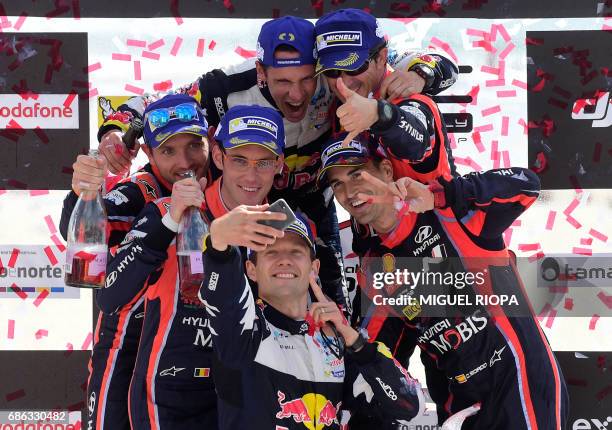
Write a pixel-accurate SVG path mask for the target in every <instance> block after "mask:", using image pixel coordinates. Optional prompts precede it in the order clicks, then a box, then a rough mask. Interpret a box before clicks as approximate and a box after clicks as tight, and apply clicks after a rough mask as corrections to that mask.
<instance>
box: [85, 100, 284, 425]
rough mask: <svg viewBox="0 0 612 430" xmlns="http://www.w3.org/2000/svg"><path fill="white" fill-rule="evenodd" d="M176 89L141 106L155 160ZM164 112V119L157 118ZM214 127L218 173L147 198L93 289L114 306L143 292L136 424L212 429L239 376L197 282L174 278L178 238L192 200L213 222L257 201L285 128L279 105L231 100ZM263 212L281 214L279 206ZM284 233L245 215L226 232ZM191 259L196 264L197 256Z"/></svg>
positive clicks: (253, 241) (134, 385)
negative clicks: (221, 348) (223, 352)
mask: <svg viewBox="0 0 612 430" xmlns="http://www.w3.org/2000/svg"><path fill="white" fill-rule="evenodd" d="M175 97H185V96H182V95H180V96H167V97H165V98H163V99H161V100H159V101H157V102H154V103H152V104H150V105H149V106H147V109H146V110H145V114H144V119H145V131H144V133H145V139H146V141H148V142H154V143H155V147H154V148H152V149H151V152H152V155H153V157H154V158H155V159H157V156H160V157H166V156H168V157H171V156H172V155H173V154H174V150H173V149H172V148H166V145H167V144H168V142H169V140H166V139H168V135H172V132H173V129H172V127H178V128H180V127H181V120H180V119H179V118H173V117H172V115H171V112H169V109H171V108H172V107H173V106H172V107H171V106H169V105H168V100H172V99H173V98H175ZM168 113H170V115H169V117H170V120H169V123H168V125H167V126H166V128H164V127H163V125H159V124H158V123H157V122H156V121H157V118H164V117H167V116H168V115H166V114H168ZM215 136H216V140H217V142H216V144H215V146H214V147H213V148H212V158H213V161H214V162H215V164H216V165H217V167H218V168H219V169H220V170H221V171H223V175H222V176H221V177H219V178H218V179H217V180H216V181H215V182H214V183H212V184H211V185H210V186H208V187H207V188H206V190H205V191H203V188H204V187H203V184H202V183H200V184H198V183H197V182H196V181H195V180H194V179H193V178H186V179H182V180H179V181H176V182H175V183H174V186H173V191H172V195H171V197H169V198H168V197H166V198H162V199H158V200H156V201H154V202H151V203H149V204H147V205H146V206H145V208H144V209H143V210H142V212H141V213H140V214H139V216H138V217H137V218H136V219H135V220H134V222H133V225H132V229H131V231H130V232H129V233H128V234H127V236H126V239H125V240H124V242H123V243H122V244H121V248H120V249H119V251H118V253H117V255H116V256H115V257H114V258H113V259H112V260H111V261H110V262H109V263H108V267H107V280H108V282H107V286H106V288H105V289H103V290H101V291H100V292H99V293H98V294H97V302H98V305H99V306H100V308H101V309H102V311H103V312H105V313H108V314H111V315H113V314H116V313H121V312H122V310H123V309H124V308H125V307H129V306H130V304H131V303H133V302H134V301H137V300H139V299H140V298H141V297H144V301H145V315H144V323H143V328H142V335H141V338H140V343H139V346H138V356H137V360H136V365H135V369H134V375H133V377H132V381H131V385H130V402H129V405H130V422H131V425H132V427H133V428H136V429H153V428H157V429H160V430H164V429H174V428H180V429H200V428H217V425H218V423H219V424H222V423H225V422H226V421H225V420H224V416H221V415H219V416H218V412H217V409H218V407H219V411H220V413H222V412H223V411H224V409H223V408H225V407H226V406H227V405H228V404H230V402H233V398H231V396H230V395H226V393H227V392H228V390H231V389H232V388H233V387H232V384H235V383H239V382H240V378H239V376H240V375H239V374H238V375H237V376H236V375H234V374H232V372H226V369H225V368H224V366H223V364H222V363H219V362H218V361H216V360H215V357H214V354H213V351H212V338H211V336H212V335H211V330H210V325H209V321H208V318H207V315H206V312H205V311H204V309H203V306H202V303H201V301H200V299H199V298H198V289H197V288H182V287H181V284H180V283H179V280H178V270H177V264H178V263H177V255H176V243H175V238H176V233H177V231H178V226H179V223H180V220H181V217H182V215H183V213H184V211H185V210H186V209H187V208H188V207H190V206H195V207H197V208H201V209H202V210H203V215H204V217H205V219H206V220H207V221H208V222H209V223H210V222H211V221H212V220H213V219H215V218H218V217H221V216H223V215H224V214H225V213H227V212H228V211H229V210H230V209H232V208H234V207H236V206H238V205H241V204H246V203H248V204H260V203H262V202H263V201H264V200H265V198H266V196H267V194H268V192H269V190H270V188H271V187H272V181H273V178H274V174H275V172H277V171H278V170H279V169H280V167H281V165H282V163H283V156H282V153H283V146H284V141H285V137H284V129H283V123H282V119H281V117H280V115H279V114H278V113H277V111H276V110H274V109H270V108H264V107H261V106H234V107H233V108H231V109H230V110H229V111H228V112H227V114H226V116H225V117H224V118H223V120H222V121H221V124H220V126H219V127H218V128H217V132H216V135H215ZM167 149H170V150H169V151H168V150H167ZM184 168H185V167H180V166H178V168H177V169H176V170H175V171H174V173H175V174H176V175H180V173H181V171H182V170H183V169H184ZM263 217H264V218H266V219H278V217H279V214H266V215H263ZM281 233H282V232H279V231H277V230H275V229H273V228H271V227H268V226H265V225H261V224H258V223H256V222H254V221H249V220H247V222H245V223H243V224H241V225H233V226H232V227H231V233H230V234H235V235H239V237H240V238H241V240H245V241H247V243H249V244H250V246H252V247H255V246H257V244H259V243H261V244H267V243H271V242H272V241H273V238H274V237H276V236H277V235H279V234H281ZM192 265H193V267H196V268H197V260H194V261H193V262H192ZM199 270H200V271H202V270H203V267H199ZM196 273H197V272H196ZM200 273H201V272H200ZM213 379H214V381H215V384H213ZM217 396H218V397H219V402H217ZM228 407H231V406H228ZM225 428H231V424H230V425H229V426H226V427H225Z"/></svg>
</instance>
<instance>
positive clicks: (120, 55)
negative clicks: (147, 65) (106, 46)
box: [112, 52, 132, 61]
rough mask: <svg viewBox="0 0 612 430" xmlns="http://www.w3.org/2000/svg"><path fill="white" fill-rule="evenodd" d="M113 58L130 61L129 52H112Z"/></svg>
mask: <svg viewBox="0 0 612 430" xmlns="http://www.w3.org/2000/svg"><path fill="white" fill-rule="evenodd" d="M112 58H113V60H117V61H132V56H131V55H130V54H119V53H116V52H115V53H113V55H112Z"/></svg>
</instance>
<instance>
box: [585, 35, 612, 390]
mask: <svg viewBox="0 0 612 430" xmlns="http://www.w3.org/2000/svg"><path fill="white" fill-rule="evenodd" d="M608 31H612V27H610V28H609V29H608ZM598 318H599V316H598ZM589 327H590V326H589ZM610 393H612V385H608V386H607V387H606V388H604V389H603V390H600V391H598V392H597V394H596V395H595V398H597V400H598V401H600V402H601V401H602V400H603V399H604V398H606V397H607V396H608V395H609V394H610Z"/></svg>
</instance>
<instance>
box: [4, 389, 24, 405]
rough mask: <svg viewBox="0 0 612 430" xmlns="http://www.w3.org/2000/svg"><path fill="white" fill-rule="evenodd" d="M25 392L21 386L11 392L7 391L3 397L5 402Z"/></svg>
mask: <svg viewBox="0 0 612 430" xmlns="http://www.w3.org/2000/svg"><path fill="white" fill-rule="evenodd" d="M25 395H26V393H25V390H24V389H23V388H21V389H19V390H17V391H13V392H12V393H8V394H7V395H6V396H5V398H6V401H7V402H12V401H13V400H17V399H20V398H22V397H25Z"/></svg>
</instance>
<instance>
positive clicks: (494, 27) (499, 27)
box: [491, 24, 510, 42]
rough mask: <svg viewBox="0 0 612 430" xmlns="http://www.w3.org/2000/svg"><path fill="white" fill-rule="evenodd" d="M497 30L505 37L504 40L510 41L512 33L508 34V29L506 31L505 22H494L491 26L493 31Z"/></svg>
mask: <svg viewBox="0 0 612 430" xmlns="http://www.w3.org/2000/svg"><path fill="white" fill-rule="evenodd" d="M497 31H498V32H499V34H501V37H502V38H503V39H504V42H510V35H509V34H508V31H506V27H504V25H503V24H493V25H492V26H491V33H494V32H497Z"/></svg>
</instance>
